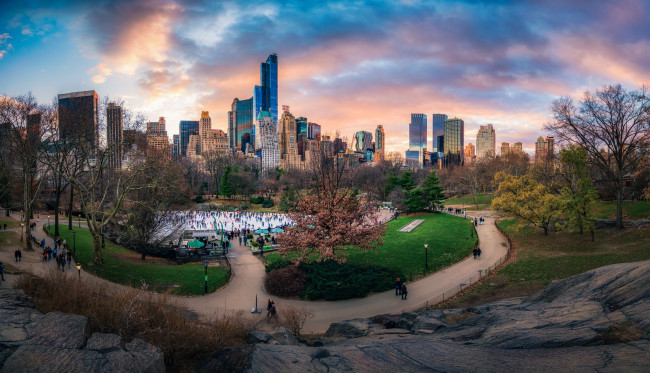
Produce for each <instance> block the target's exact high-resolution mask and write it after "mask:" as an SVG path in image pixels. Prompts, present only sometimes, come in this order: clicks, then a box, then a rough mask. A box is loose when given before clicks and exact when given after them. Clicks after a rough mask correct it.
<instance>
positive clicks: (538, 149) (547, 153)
mask: <svg viewBox="0 0 650 373" xmlns="http://www.w3.org/2000/svg"><path fill="white" fill-rule="evenodd" d="M554 154H555V139H554V138H553V137H551V136H547V137H546V139H544V138H543V137H542V136H540V137H538V138H537V142H536V143H535V162H542V161H547V160H550V159H552V158H553V156H554Z"/></svg>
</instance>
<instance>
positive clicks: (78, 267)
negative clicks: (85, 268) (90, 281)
mask: <svg viewBox="0 0 650 373" xmlns="http://www.w3.org/2000/svg"><path fill="white" fill-rule="evenodd" d="M77 272H78V273H79V281H81V264H79V263H77Z"/></svg>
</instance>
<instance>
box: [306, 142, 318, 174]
mask: <svg viewBox="0 0 650 373" xmlns="http://www.w3.org/2000/svg"><path fill="white" fill-rule="evenodd" d="M304 152H305V167H306V168H310V167H312V166H314V165H315V164H317V163H316V162H317V161H318V160H319V157H320V153H319V150H318V141H316V140H310V139H306V140H305V141H304Z"/></svg>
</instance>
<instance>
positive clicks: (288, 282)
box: [264, 265, 305, 297]
mask: <svg viewBox="0 0 650 373" xmlns="http://www.w3.org/2000/svg"><path fill="white" fill-rule="evenodd" d="M264 286H265V287H266V291H268V292H269V293H270V294H273V295H278V296H281V297H297V296H299V295H300V294H302V292H303V290H304V289H305V274H304V273H303V271H301V270H300V269H299V268H298V267H296V266H293V265H289V266H286V267H284V268H280V269H274V270H272V271H270V272H269V273H268V274H267V275H266V278H265V279H264Z"/></svg>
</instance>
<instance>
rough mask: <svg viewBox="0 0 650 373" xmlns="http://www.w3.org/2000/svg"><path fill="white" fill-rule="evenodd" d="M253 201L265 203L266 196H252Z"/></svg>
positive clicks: (259, 203) (254, 202) (257, 203)
mask: <svg viewBox="0 0 650 373" xmlns="http://www.w3.org/2000/svg"><path fill="white" fill-rule="evenodd" d="M251 203H253V204H256V205H261V204H262V203H264V197H263V196H257V197H251Z"/></svg>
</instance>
